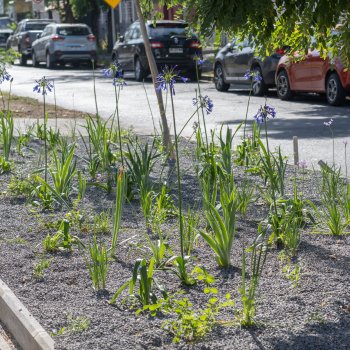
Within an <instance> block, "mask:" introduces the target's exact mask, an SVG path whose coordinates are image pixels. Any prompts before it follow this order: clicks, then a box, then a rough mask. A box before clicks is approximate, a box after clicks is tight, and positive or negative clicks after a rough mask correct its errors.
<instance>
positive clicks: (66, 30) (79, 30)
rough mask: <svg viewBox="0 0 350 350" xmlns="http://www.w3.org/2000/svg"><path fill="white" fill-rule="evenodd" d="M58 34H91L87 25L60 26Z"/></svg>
mask: <svg viewBox="0 0 350 350" xmlns="http://www.w3.org/2000/svg"><path fill="white" fill-rule="evenodd" d="M57 34H58V35H62V36H87V35H89V34H91V32H90V30H89V29H88V28H87V27H80V26H79V27H59V28H57Z"/></svg>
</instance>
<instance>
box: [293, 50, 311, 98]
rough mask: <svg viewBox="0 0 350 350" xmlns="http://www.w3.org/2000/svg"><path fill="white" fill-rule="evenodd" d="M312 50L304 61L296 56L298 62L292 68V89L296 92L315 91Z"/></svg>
mask: <svg viewBox="0 0 350 350" xmlns="http://www.w3.org/2000/svg"><path fill="white" fill-rule="evenodd" d="M310 54H311V50H310V49H309V50H308V54H307V55H306V57H305V58H304V59H302V60H299V61H298V59H299V57H298V56H296V59H297V61H296V62H295V63H294V64H292V66H291V68H290V74H291V87H292V90H296V91H313V82H312V79H313V78H312V60H311V59H310V58H311V55H310Z"/></svg>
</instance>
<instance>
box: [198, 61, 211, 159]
mask: <svg viewBox="0 0 350 350" xmlns="http://www.w3.org/2000/svg"><path fill="white" fill-rule="evenodd" d="M196 76H197V86H198V98H199V99H201V98H202V93H201V86H200V83H199V73H198V62H196ZM201 110H202V119H203V127H204V134H205V143H206V146H207V153H208V154H209V141H208V133H207V126H206V124H205V118H204V108H203V106H202V103H201Z"/></svg>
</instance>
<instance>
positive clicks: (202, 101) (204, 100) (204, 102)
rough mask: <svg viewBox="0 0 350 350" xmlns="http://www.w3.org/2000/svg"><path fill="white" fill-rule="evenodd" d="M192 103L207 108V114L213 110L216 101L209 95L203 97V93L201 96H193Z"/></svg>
mask: <svg viewBox="0 0 350 350" xmlns="http://www.w3.org/2000/svg"><path fill="white" fill-rule="evenodd" d="M192 103H193V105H194V106H196V105H198V104H199V105H200V107H203V108H205V110H206V112H207V114H210V113H211V112H212V111H213V108H214V103H213V101H212V99H211V98H209V97H208V95H206V96H204V97H202V96H201V95H200V96H199V98H196V97H195V98H193V99H192Z"/></svg>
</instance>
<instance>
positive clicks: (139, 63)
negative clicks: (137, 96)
mask: <svg viewBox="0 0 350 350" xmlns="http://www.w3.org/2000/svg"><path fill="white" fill-rule="evenodd" d="M146 28H147V32H148V37H149V39H150V42H151V47H152V51H153V54H154V57H155V60H156V64H157V66H158V68H159V69H161V68H163V67H164V66H166V65H167V66H169V67H171V66H177V69H178V70H179V71H181V72H183V71H185V72H186V77H189V78H191V79H196V62H195V60H194V57H195V55H198V56H201V54H202V49H201V44H200V42H199V40H198V37H197V36H196V35H194V34H193V33H191V31H190V29H189V28H188V25H187V23H185V22H183V21H165V20H164V21H156V22H155V23H154V22H153V21H148V22H147V23H146ZM112 60H113V61H116V62H118V63H119V64H120V65H121V68H122V69H123V70H124V71H134V72H135V79H136V80H137V81H142V80H143V78H145V77H146V76H147V75H148V74H149V66H148V61H147V57H146V52H145V46H144V42H143V39H142V35H141V30H140V23H139V22H138V21H136V22H134V23H133V24H132V25H131V26H130V27H129V28H128V29H127V31H126V32H125V35H124V36H121V37H120V38H119V41H117V42H116V43H115V45H114V47H113V52H112ZM199 74H200V72H199Z"/></svg>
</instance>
